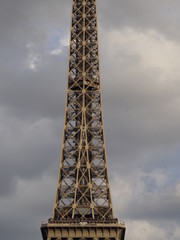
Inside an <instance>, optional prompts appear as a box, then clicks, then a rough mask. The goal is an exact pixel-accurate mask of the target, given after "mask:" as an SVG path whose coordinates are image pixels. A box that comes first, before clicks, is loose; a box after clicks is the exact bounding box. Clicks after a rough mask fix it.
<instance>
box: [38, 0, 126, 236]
mask: <svg viewBox="0 0 180 240" xmlns="http://www.w3.org/2000/svg"><path fill="white" fill-rule="evenodd" d="M96 9H97V8H96V0H73V2H72V21H71V37H70V52H69V71H68V86H67V99H66V108H65V123H64V133H63V144H62V150H61V159H60V169H59V176H58V185H57V193H56V198H55V204H54V209H53V216H52V218H51V219H49V222H48V223H47V224H45V225H42V228H41V230H42V234H43V238H44V239H59V238H60V239H61V238H62V237H63V233H62V232H63V231H64V230H62V229H61V226H64V225H63V224H68V223H69V224H75V225H76V230H77V227H78V226H79V227H80V225H78V224H80V223H81V227H82V224H85V225H86V227H89V230H88V231H89V235H88V236H89V237H90V238H93V236H94V237H95V236H97V238H99V237H100V236H99V235H98V234H97V233H96V234H95V233H94V234H95V235H92V234H91V231H92V228H91V227H90V225H88V224H93V223H94V224H102V226H103V227H105V229H106V230H107V232H108V231H109V235H108V233H104V235H103V236H101V237H108V238H109V237H110V232H112V233H113V230H112V229H113V228H112V226H114V229H115V230H114V231H115V232H116V233H115V232H114V233H113V234H114V235H113V238H118V239H124V233H125V227H124V225H123V224H118V221H117V219H115V218H114V216H113V209H112V201H111V194H110V185H109V177H108V169H107V160H106V151H105V140H104V126H103V115H102V102H101V85H100V71H99V50H98V31H97V12H96ZM53 224H56V225H53ZM104 224H105V225H104ZM107 224H114V225H110V226H109V225H107ZM75 225H71V227H72V229H73V228H74V227H75ZM99 226H100V225H99ZM63 229H65V226H64V227H63ZM84 229H85V227H83V228H82V229H81V230H82V232H81V231H80V232H81V233H82V234H80V235H79V237H80V238H84V237H83V231H84ZM108 229H109V230H108ZM51 230H52V231H51ZM96 230H97V229H96ZM68 231H69V230H67V232H68ZM73 231H74V235H73V236H72V237H75V236H76V233H75V230H73ZM118 231H119V232H118ZM50 232H53V234H54V235H53V234H50ZM57 232H59V238H57ZM95 232H96V231H95ZM48 234H49V235H48ZM46 235H47V236H46ZM49 236H50V237H49ZM51 236H52V237H51ZM53 236H54V238H53ZM77 236H78V235H77ZM120 236H121V237H120ZM68 237H69V235H68ZM85 237H86V236H85ZM86 238H87V237H86Z"/></svg>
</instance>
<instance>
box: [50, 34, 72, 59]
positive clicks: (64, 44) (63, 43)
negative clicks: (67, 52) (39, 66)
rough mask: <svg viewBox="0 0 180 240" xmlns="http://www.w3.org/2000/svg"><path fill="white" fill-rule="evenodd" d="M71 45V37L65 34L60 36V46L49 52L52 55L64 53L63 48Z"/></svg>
mask: <svg viewBox="0 0 180 240" xmlns="http://www.w3.org/2000/svg"><path fill="white" fill-rule="evenodd" d="M67 46H69V37H68V36H64V37H60V40H59V44H58V46H57V47H56V48H55V49H53V50H51V51H50V52H49V54H50V55H52V56H58V55H60V54H62V51H63V48H64V47H67Z"/></svg>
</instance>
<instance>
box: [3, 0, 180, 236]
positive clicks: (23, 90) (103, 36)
mask: <svg viewBox="0 0 180 240" xmlns="http://www.w3.org/2000/svg"><path fill="white" fill-rule="evenodd" d="M70 17H71V0H51V1H50V0H31V1H28V0H15V1H14V0H0V136H1V137H0V233H1V239H2V240H9V239H14V240H24V239H26V240H39V239H41V234H40V230H39V228H40V225H41V222H42V221H45V220H47V219H48V218H49V217H50V216H51V213H52V208H53V202H54V196H55V189H56V182H57V173H58V166H59V156H60V146H61V141H62V129H63V120H64V107H65V92H66V81H67V63H68V42H69V31H70ZM98 24H99V38H100V39H99V40H100V64H101V82H102V91H103V110H104V122H105V133H106V146H107V154H108V162H109V172H110V180H111V187H112V195H113V196H112V197H113V202H114V209H115V213H116V216H117V217H118V218H119V219H121V220H123V221H125V223H126V227H127V233H126V240H152V239H153V240H169V239H171V240H179V239H180V159H179V158H180V31H179V29H180V2H179V0H151V1H147V0H133V1H132V0H126V1H125V0H113V1H109V0H103V1H100V0H99V1H98Z"/></svg>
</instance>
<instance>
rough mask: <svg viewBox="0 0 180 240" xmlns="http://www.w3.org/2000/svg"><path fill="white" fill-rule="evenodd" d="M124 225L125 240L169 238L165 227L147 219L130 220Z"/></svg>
mask: <svg viewBox="0 0 180 240" xmlns="http://www.w3.org/2000/svg"><path fill="white" fill-rule="evenodd" d="M126 226H127V231H126V240H132V239H133V240H152V239H153V240H169V239H168V233H167V232H166V230H165V229H163V228H162V227H159V226H157V225H154V224H150V223H149V222H147V221H130V222H128V223H127V224H126Z"/></svg>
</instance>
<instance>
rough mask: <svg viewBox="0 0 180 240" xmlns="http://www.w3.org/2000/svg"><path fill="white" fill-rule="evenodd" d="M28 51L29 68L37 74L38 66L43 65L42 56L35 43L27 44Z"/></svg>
mask: <svg viewBox="0 0 180 240" xmlns="http://www.w3.org/2000/svg"><path fill="white" fill-rule="evenodd" d="M26 48H27V49H28V52H29V53H28V58H27V67H28V69H30V70H31V71H33V72H36V70H37V68H38V65H39V64H40V63H41V55H40V54H39V53H38V51H37V47H36V46H35V44H34V43H32V42H29V43H27V44H26Z"/></svg>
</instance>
